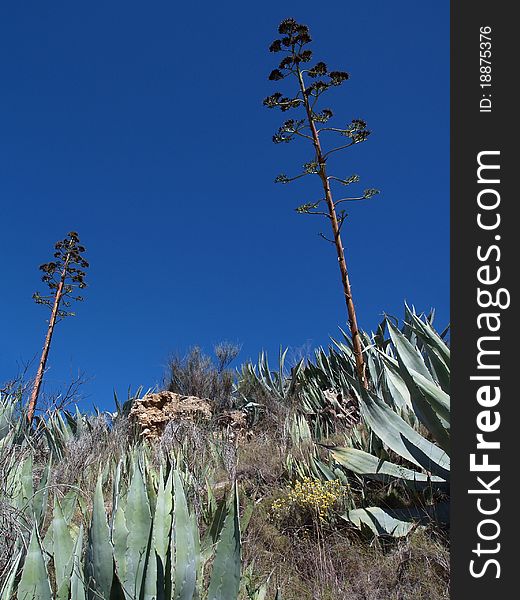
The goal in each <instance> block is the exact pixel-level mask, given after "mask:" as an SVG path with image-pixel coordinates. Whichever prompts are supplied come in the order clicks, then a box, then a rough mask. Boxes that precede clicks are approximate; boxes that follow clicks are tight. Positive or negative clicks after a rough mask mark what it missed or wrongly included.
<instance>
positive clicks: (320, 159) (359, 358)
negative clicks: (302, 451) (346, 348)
mask: <svg viewBox="0 0 520 600" xmlns="http://www.w3.org/2000/svg"><path fill="white" fill-rule="evenodd" d="M298 81H299V84H300V90H301V92H302V95H303V102H304V105H305V112H306V113H307V120H308V121H309V127H310V129H311V133H312V140H313V144H314V149H315V151H316V162H317V163H318V167H319V173H318V174H319V177H320V179H321V183H322V186H323V191H324V193H325V201H326V203H327V208H328V217H329V219H330V223H331V227H332V233H333V239H334V245H335V247H336V253H337V255H338V264H339V270H340V273H341V282H342V284H343V293H344V297H345V303H346V305H347V312H348V322H349V326H350V332H351V334H352V346H353V351H354V358H355V361H356V370H357V373H358V378H359V381H360V383H361V384H362V385H363V387H365V388H368V381H367V378H366V374H365V361H364V358H363V350H362V347H361V335H360V333H359V328H358V324H357V318H356V309H355V306H354V300H353V298H352V288H351V286H350V280H349V276H348V269H347V261H346V259H345V250H344V248H343V243H342V241H341V234H340V225H339V223H338V217H337V215H336V206H335V204H334V200H333V198H332V191H331V188H330V182H329V179H328V177H327V168H326V158H325V156H324V154H323V151H322V149H321V144H320V136H319V133H318V130H317V129H316V125H315V124H314V120H313V118H312V109H311V107H310V104H309V96H308V94H307V91H306V88H305V82H304V80H303V76H302V72H301V70H300V68H299V67H298Z"/></svg>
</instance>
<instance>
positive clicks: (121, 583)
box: [0, 308, 450, 600]
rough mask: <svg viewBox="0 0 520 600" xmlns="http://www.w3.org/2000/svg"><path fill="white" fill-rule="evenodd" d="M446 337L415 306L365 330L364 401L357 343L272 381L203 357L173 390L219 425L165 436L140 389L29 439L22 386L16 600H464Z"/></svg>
mask: <svg viewBox="0 0 520 600" xmlns="http://www.w3.org/2000/svg"><path fill="white" fill-rule="evenodd" d="M446 334H447V332H446V331H445V332H442V333H440V332H438V331H436V330H435V328H434V326H433V316H432V315H428V316H426V315H418V314H416V313H415V312H414V311H413V310H411V309H408V308H406V312H405V319H404V322H403V323H401V324H398V323H397V321H396V320H395V319H392V318H386V319H385V320H384V321H383V322H382V323H381V325H380V327H379V328H378V330H377V331H376V332H375V334H372V335H368V334H365V333H362V332H361V341H362V346H363V348H364V359H365V362H366V379H367V382H368V385H367V386H366V387H365V385H364V384H363V385H361V384H360V383H359V379H358V377H357V368H356V357H355V355H354V352H353V347H352V344H351V340H350V339H349V338H348V336H346V335H344V336H343V339H342V340H338V341H333V342H332V343H331V346H330V347H329V348H327V349H323V348H320V349H317V350H316V352H315V353H314V356H313V357H311V358H308V359H305V360H301V361H299V362H296V363H294V364H291V365H289V364H288V361H287V353H286V352H281V353H280V356H279V359H278V365H276V368H275V369H273V368H272V366H271V365H269V363H268V360H267V357H266V356H265V355H264V354H262V355H261V356H260V358H259V361H258V363H257V364H250V363H247V364H244V365H242V366H241V367H240V368H239V369H236V370H233V369H232V368H231V367H230V365H231V364H232V361H233V360H234V359H235V358H236V350H234V349H233V347H231V346H229V345H221V346H219V347H218V348H217V351H216V358H215V359H214V360H213V359H209V358H208V357H205V356H204V355H203V354H202V353H201V352H200V351H199V350H197V349H195V350H194V351H192V352H191V354H190V355H189V356H188V357H186V358H185V359H174V360H172V361H171V364H170V367H169V372H168V374H167V377H166V380H165V385H164V388H165V390H166V391H169V392H171V394H172V396H178V397H190V396H193V397H196V398H199V399H205V401H206V402H207V403H208V405H209V409H210V410H209V411H206V413H207V414H206V417H207V418H204V419H202V418H198V417H197V416H196V414H197V413H196V412H195V413H193V414H192V415H191V416H186V417H184V416H183V415H182V414H181V413H175V416H174V417H172V418H171V419H170V420H169V421H168V422H167V423H164V427H162V428H161V430H160V432H159V434H157V435H154V436H148V435H143V429H142V427H141V426H140V424H139V421H138V420H136V418H135V414H136V411H135V410H134V411H132V408H133V407H135V406H137V403H138V402H139V401H140V400H142V398H143V396H144V395H143V394H142V393H141V392H139V393H138V394H136V395H135V397H131V398H128V399H127V400H126V401H124V402H123V401H121V400H119V399H117V398H116V399H115V406H114V410H113V412H100V411H95V413H93V414H86V413H82V412H80V411H79V410H78V409H77V408H72V407H70V406H69V407H68V409H62V410H58V409H57V408H52V407H51V408H50V409H48V410H47V411H46V412H45V413H43V414H40V415H39V416H36V417H35V418H34V419H33V421H32V423H29V421H28V419H27V416H26V414H25V406H24V401H25V396H24V393H23V390H22V388H21V387H18V386H17V385H11V386H8V387H7V388H6V389H4V390H3V391H2V392H1V397H0V471H1V474H0V475H1V476H0V481H1V488H0V599H1V600H8V599H11V598H18V599H19V600H21V599H28V598H41V599H50V598H59V599H63V600H67V599H69V598H70V599H71V600H80V599H81V600H83V599H87V598H88V599H94V598H107V599H109V598H111V599H121V600H131V599H135V600H137V599H150V600H151V599H154V598H157V599H159V598H166V599H170V598H172V599H173V598H175V599H178V600H181V599H182V600H184V599H192V598H200V599H206V598H207V599H208V600H217V599H220V600H234V599H237V598H240V599H244V600H245V599H256V600H262V599H266V600H267V599H274V598H277V599H278V600H281V599H284V600H296V599H298V600H304V599H309V600H317V599H319V600H329V599H330V600H332V599H338V598H339V599H354V598H355V599H370V600H377V599H381V600H383V599H384V600H391V599H395V600H397V599H404V598H406V599H407V598H410V599H411V598H414V599H417V598H424V599H425V600H426V599H428V600H431V599H437V598H439V599H440V598H448V597H449V550H448V542H447V533H448V529H449V482H450V464H449V454H450V395H449V394H450V389H449V384H450V351H449V345H448V343H447V341H446ZM172 414H173V413H172ZM194 415H195V416H194ZM208 415H210V416H209V417H208Z"/></svg>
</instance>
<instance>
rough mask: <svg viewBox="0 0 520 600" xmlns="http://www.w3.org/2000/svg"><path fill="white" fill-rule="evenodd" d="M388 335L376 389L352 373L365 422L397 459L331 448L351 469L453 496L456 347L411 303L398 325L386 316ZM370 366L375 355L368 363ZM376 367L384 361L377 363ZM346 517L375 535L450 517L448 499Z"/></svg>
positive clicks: (377, 352)
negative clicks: (359, 381) (452, 396)
mask: <svg viewBox="0 0 520 600" xmlns="http://www.w3.org/2000/svg"><path fill="white" fill-rule="evenodd" d="M385 324H386V327H387V328H388V333H389V339H388V342H387V343H386V342H385V343H381V339H380V340H379V343H377V344H374V345H373V346H372V348H371V350H370V354H373V355H374V356H373V358H374V360H373V361H372V365H373V373H375V374H376V377H377V378H376V381H375V384H374V385H373V386H372V389H369V390H365V389H361V388H360V386H358V385H357V383H356V380H355V379H354V378H352V376H351V375H350V374H346V377H347V379H348V380H349V382H350V384H351V389H352V391H353V393H354V394H355V395H356V397H357V400H358V402H359V405H360V408H361V414H362V416H363V419H364V422H365V423H366V425H367V426H368V427H369V428H370V430H371V432H372V433H373V434H375V436H377V438H378V439H379V440H380V442H381V446H380V448H382V449H383V450H385V451H386V450H389V451H391V452H393V453H394V455H395V456H396V457H398V458H399V460H398V462H393V461H391V460H388V459H387V460H382V459H381V454H380V455H375V454H372V453H369V452H366V451H365V450H362V449H359V448H355V447H352V446H350V447H349V446H343V447H334V448H331V449H330V453H331V456H332V458H333V459H334V461H335V462H336V463H337V464H340V465H341V466H343V467H344V468H346V469H347V470H348V471H350V472H353V473H356V474H358V475H361V476H363V477H368V478H371V479H375V480H379V481H385V482H387V481H395V480H398V481H401V482H403V483H404V484H405V485H407V486H408V487H409V488H411V489H414V490H419V491H420V490H424V489H427V490H428V491H429V493H430V495H431V496H432V497H433V498H439V497H441V498H442V497H446V494H448V493H449V480H450V457H449V455H450V396H449V383H450V350H449V347H448V345H447V344H446V342H445V341H444V340H443V337H442V336H441V335H439V334H438V333H437V332H436V331H435V330H434V328H433V327H432V325H431V322H430V320H429V319H427V318H421V317H420V316H418V315H417V314H415V312H414V311H412V310H409V309H407V321H406V323H405V326H404V327H403V329H402V330H399V329H398V328H397V327H396V326H395V325H394V324H393V323H392V321H391V320H390V319H387V320H386V323H385ZM369 365H370V361H369ZM374 365H377V366H374ZM345 519H346V520H348V521H350V522H352V523H354V524H356V525H358V526H361V525H362V524H363V525H365V526H368V527H369V528H370V529H371V530H372V531H373V532H374V533H376V534H391V535H395V536H398V535H405V534H406V533H408V532H409V531H410V530H411V529H412V527H413V526H414V524H415V523H417V522H424V521H425V520H426V521H427V520H431V519H437V520H440V521H443V522H446V521H447V520H448V505H447V503H446V501H443V502H440V503H438V504H436V503H435V502H433V503H431V504H429V505H426V506H422V507H420V508H414V509H407V510H404V509H403V510H390V509H384V508H378V507H368V508H360V509H355V510H352V511H350V512H349V513H347V514H346V515H345Z"/></svg>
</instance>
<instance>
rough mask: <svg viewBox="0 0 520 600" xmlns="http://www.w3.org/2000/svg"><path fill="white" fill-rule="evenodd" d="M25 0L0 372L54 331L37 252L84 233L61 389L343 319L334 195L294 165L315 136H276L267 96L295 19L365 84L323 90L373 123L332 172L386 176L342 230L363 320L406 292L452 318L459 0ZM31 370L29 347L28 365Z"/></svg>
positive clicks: (5, 201)
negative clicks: (452, 85)
mask: <svg viewBox="0 0 520 600" xmlns="http://www.w3.org/2000/svg"><path fill="white" fill-rule="evenodd" d="M316 6H317V4H316V3H315V2H314V3H313V2H308V1H300V2H284V3H280V2H274V1H271V0H268V1H264V2H261V3H260V2H258V3H245V2H237V1H233V2H227V3H209V2H208V3H203V4H200V3H178V2H175V3H174V2H171V1H170V2H166V1H156V2H147V3H142V2H134V1H129V0H126V1H125V2H122V1H119V0H117V1H116V0H114V1H110V2H90V3H85V2H84V3H77V2H65V1H54V2H36V1H32V2H24V3H19V2H18V3H15V2H11V3H7V2H4V3H2V4H1V5H0V77H1V82H2V93H1V94H0V199H1V217H0V218H1V224H2V227H1V229H2V233H1V235H0V256H1V257H2V275H3V277H2V279H3V285H2V292H1V294H0V304H1V306H0V314H2V329H1V330H2V343H1V344H0V382H1V381H5V380H7V379H9V378H11V377H13V376H15V375H16V373H17V371H18V369H19V367H20V365H21V364H23V363H25V362H27V361H30V360H32V359H35V358H36V357H37V356H38V355H39V353H40V351H41V345H42V342H43V337H44V334H45V330H46V318H47V314H46V312H45V309H44V308H43V307H40V306H36V305H35V304H34V303H33V301H32V299H31V296H32V293H33V292H34V291H35V290H37V289H43V288H42V285H41V284H40V282H39V271H38V265H39V264H41V263H43V262H46V261H48V260H49V259H50V258H51V256H52V247H53V244H54V242H55V241H57V240H58V239H61V238H63V237H64V236H65V234H66V233H67V232H68V231H69V230H71V229H75V230H77V231H78V232H79V234H80V237H81V240H82V242H83V243H84V245H85V246H86V247H87V254H86V256H87V258H88V259H89V261H90V263H91V268H90V270H89V273H88V276H87V281H88V283H89V287H88V288H87V290H86V291H85V294H84V295H85V298H86V300H85V302H84V303H83V304H80V305H78V306H77V317H75V318H70V319H67V320H66V321H65V322H63V323H61V324H59V326H58V328H57V329H56V334H55V339H54V343H53V347H52V349H51V354H50V359H49V371H48V373H47V386H48V387H47V389H55V388H59V387H60V386H64V385H66V383H67V382H68V381H69V380H70V378H71V377H72V376H74V375H75V374H76V373H77V372H78V370H81V371H82V372H84V373H85V375H86V376H87V377H88V378H89V381H88V383H87V384H86V385H85V386H84V389H83V394H84V395H85V396H86V399H85V400H84V401H83V403H84V404H83V406H84V407H87V406H90V405H91V404H92V403H95V404H97V405H98V406H100V407H103V408H109V407H110V406H111V405H112V400H111V398H112V390H113V389H114V388H115V389H116V390H117V391H118V392H119V393H120V395H122V396H124V395H125V394H126V390H127V388H128V387H129V386H131V387H133V388H135V387H137V386H138V385H143V386H145V387H151V386H154V385H155V384H157V383H159V382H160V381H161V378H162V375H163V372H164V365H165V363H166V360H167V358H168V356H169V355H170V354H171V353H174V352H178V353H181V354H182V353H184V352H186V350H187V349H188V348H189V347H190V346H193V345H195V344H197V345H200V346H202V347H203V348H204V349H206V350H211V348H212V346H213V345H214V344H215V343H218V342H219V341H221V340H231V341H236V342H238V343H240V344H242V353H241V355H240V359H242V360H246V359H247V358H249V357H253V358H255V357H256V356H257V354H258V352H259V351H260V350H261V349H262V348H263V349H266V350H267V351H268V352H269V353H270V354H271V355H272V356H273V362H274V359H275V355H276V353H277V349H278V347H279V346H280V344H282V345H284V346H290V347H292V348H298V347H301V346H304V345H311V346H317V345H320V344H326V343H327V341H328V339H329V336H330V335H336V334H337V331H338V329H337V328H338V326H343V327H344V326H345V323H346V314H345V308H344V304H343V298H342V293H341V286H340V280H339V273H338V269H337V261H336V258H335V255H334V249H333V247H332V246H330V245H328V244H327V243H326V242H324V241H322V240H321V239H320V238H319V237H318V235H317V233H318V232H319V231H321V230H324V231H326V229H325V227H326V226H327V224H326V223H325V222H323V223H322V222H321V221H319V220H317V219H318V218H317V217H309V216H301V215H297V214H296V213H295V212H294V210H293V209H294V207H296V206H298V205H299V204H302V203H303V202H308V201H313V200H316V199H318V198H319V197H320V193H319V192H320V190H319V185H318V183H319V182H318V181H317V180H316V181H315V180H314V179H313V178H305V179H304V180H303V181H302V182H297V183H294V184H291V185H290V186H289V185H287V186H283V185H282V186H280V185H275V184H274V183H273V179H274V177H275V176H276V175H277V174H278V173H280V172H284V173H287V174H291V173H297V172H298V168H299V166H300V165H301V164H302V163H303V162H307V161H308V160H310V159H311V158H312V151H311V148H309V147H307V146H306V145H301V144H299V143H298V142H294V143H293V144H289V145H285V144H282V145H278V146H275V145H274V144H272V142H271V136H272V134H273V132H274V131H275V130H276V129H277V128H278V126H279V125H280V123H281V121H282V120H283V118H284V117H285V115H286V114H287V113H285V114H282V113H280V112H279V111H273V110H267V109H266V108H264V107H263V106H262V99H263V98H264V97H265V96H267V95H269V94H271V93H273V92H274V91H276V89H277V86H276V84H273V83H272V82H269V81H268V80H267V76H268V74H269V72H270V71H271V70H272V69H273V68H274V67H275V66H276V62H277V61H276V58H277V56H278V55H272V54H270V53H269V52H268V51H267V48H268V46H269V44H270V42H271V41H272V40H273V39H274V38H275V37H276V27H277V25H278V23H279V22H280V21H281V20H282V19H283V18H285V17H287V16H293V17H295V18H296V19H297V20H299V21H301V22H304V23H306V24H308V25H309V27H310V29H311V34H312V37H313V45H312V48H313V50H314V57H315V59H316V60H319V59H323V60H325V62H327V64H328V65H329V68H335V69H341V70H346V71H348V72H349V73H350V75H351V78H350V80H349V81H348V82H347V83H345V84H344V85H343V86H342V87H341V88H339V89H338V90H336V89H334V91H333V92H331V93H330V95H329V97H328V100H327V103H328V104H329V105H330V106H331V108H333V109H334V110H335V114H336V118H337V122H338V124H339V123H341V122H349V121H350V120H351V119H353V118H363V119H365V120H366V121H367V122H368V126H369V129H371V130H372V132H373V133H372V135H371V137H370V138H369V140H368V141H367V142H366V143H365V144H361V145H358V146H356V147H354V148H352V149H349V150H348V151H346V152H343V153H337V155H336V158H335V160H334V162H333V163H332V165H331V166H332V167H333V168H332V171H331V172H334V173H336V174H337V175H341V176H348V175H350V174H352V173H357V174H359V175H360V176H361V184H360V187H361V188H362V189H365V188H367V187H375V188H378V189H380V190H381V194H380V195H379V196H376V197H375V198H374V199H372V200H371V201H368V202H365V203H358V204H356V205H352V208H351V210H349V214H350V217H349V220H348V222H347V223H346V224H345V226H344V230H343V231H344V244H345V248H346V252H347V260H348V263H349V268H350V273H351V279H352V284H353V291H354V299H355V302H356V305H357V309H358V318H359V321H360V325H361V326H362V327H363V328H365V329H367V330H370V329H372V328H374V327H375V326H376V325H377V323H378V322H379V320H380V318H381V314H382V313H383V311H386V312H388V313H391V314H399V315H401V314H402V312H403V301H404V300H405V299H406V300H407V301H408V302H409V303H413V304H414V305H415V306H416V307H417V308H419V309H424V310H426V309H429V308H430V307H431V306H434V307H436V309H437V314H438V317H437V318H438V323H439V326H440V325H441V324H442V325H444V324H446V323H447V322H448V320H449V287H448V286H449V3H448V2H415V1H409V0H407V1H400V2H393V3H389V2H384V1H383V0H380V1H373V2H337V3H328V4H327V9H325V8H323V7H324V6H325V5H320V6H321V8H320V9H319V10H318V9H317V8H316ZM35 366H36V360H35V361H34V363H33V369H32V370H31V371H30V373H31V374H32V373H33V371H34V369H35Z"/></svg>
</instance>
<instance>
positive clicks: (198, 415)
mask: <svg viewBox="0 0 520 600" xmlns="http://www.w3.org/2000/svg"><path fill="white" fill-rule="evenodd" d="M211 418H212V412H211V405H210V400H208V399H206V398H197V397H196V396H183V395H182V394H176V393H175V392H168V391H162V392H157V393H156V394H146V396H143V397H142V398H140V399H138V400H134V403H133V405H132V409H131V410H130V420H131V421H132V422H133V423H135V424H136V425H137V427H138V428H139V429H140V432H141V435H142V436H143V437H145V438H147V439H158V438H160V437H161V435H162V433H163V432H164V429H165V427H166V425H167V424H168V423H170V422H171V421H191V422H193V423H200V422H205V421H209V420H210V419H211Z"/></svg>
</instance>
